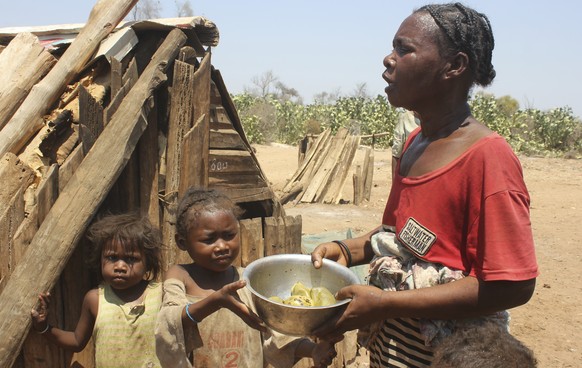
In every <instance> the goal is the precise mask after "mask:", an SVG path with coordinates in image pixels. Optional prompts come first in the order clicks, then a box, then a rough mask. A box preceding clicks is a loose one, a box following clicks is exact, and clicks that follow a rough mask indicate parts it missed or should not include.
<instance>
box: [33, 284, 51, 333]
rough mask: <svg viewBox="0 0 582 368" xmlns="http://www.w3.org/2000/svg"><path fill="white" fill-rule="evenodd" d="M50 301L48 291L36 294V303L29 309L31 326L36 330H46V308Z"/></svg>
mask: <svg viewBox="0 0 582 368" xmlns="http://www.w3.org/2000/svg"><path fill="white" fill-rule="evenodd" d="M50 301H51V294H50V293H41V294H39V295H38V304H37V305H36V307H35V308H32V310H31V311H30V316H31V317H32V327H33V328H34V329H35V330H36V331H37V332H40V331H44V330H46V327H47V324H48V321H47V319H48V308H49V305H50Z"/></svg>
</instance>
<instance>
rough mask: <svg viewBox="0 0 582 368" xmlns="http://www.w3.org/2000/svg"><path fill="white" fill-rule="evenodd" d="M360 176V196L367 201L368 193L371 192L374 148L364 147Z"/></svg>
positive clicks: (368, 198)
mask: <svg viewBox="0 0 582 368" xmlns="http://www.w3.org/2000/svg"><path fill="white" fill-rule="evenodd" d="M362 176H363V178H364V180H363V183H362V188H363V193H362V198H363V199H365V200H366V201H369V200H370V195H371V194H372V181H373V179H374V150H373V149H372V148H366V156H365V157H364V168H363V170H362Z"/></svg>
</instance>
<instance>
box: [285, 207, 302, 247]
mask: <svg viewBox="0 0 582 368" xmlns="http://www.w3.org/2000/svg"><path fill="white" fill-rule="evenodd" d="M301 229H302V220H301V215H297V216H295V217H293V216H286V217H285V252H286V253H288V254H301Z"/></svg>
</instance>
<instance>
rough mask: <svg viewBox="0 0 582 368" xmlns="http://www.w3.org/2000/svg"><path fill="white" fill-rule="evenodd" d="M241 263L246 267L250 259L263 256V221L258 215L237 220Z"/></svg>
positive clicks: (253, 259)
mask: <svg viewBox="0 0 582 368" xmlns="http://www.w3.org/2000/svg"><path fill="white" fill-rule="evenodd" d="M239 225H240V253H241V265H242V267H246V266H247V265H248V264H249V263H251V262H252V261H255V260H257V259H259V258H263V257H264V255H265V245H264V242H263V222H262V220H261V218H260V217H256V218H253V219H245V220H240V221H239Z"/></svg>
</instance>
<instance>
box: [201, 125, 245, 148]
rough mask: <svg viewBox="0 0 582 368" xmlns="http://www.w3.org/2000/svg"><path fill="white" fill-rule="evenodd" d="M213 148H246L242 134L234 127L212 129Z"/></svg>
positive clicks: (211, 141) (211, 143)
mask: <svg viewBox="0 0 582 368" xmlns="http://www.w3.org/2000/svg"><path fill="white" fill-rule="evenodd" d="M210 148H211V149H231V150H246V146H245V144H244V142H243V140H242V139H241V137H240V135H239V134H238V133H237V131H236V130H234V129H232V128H231V129H218V130H210Z"/></svg>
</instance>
